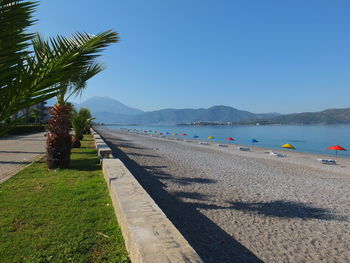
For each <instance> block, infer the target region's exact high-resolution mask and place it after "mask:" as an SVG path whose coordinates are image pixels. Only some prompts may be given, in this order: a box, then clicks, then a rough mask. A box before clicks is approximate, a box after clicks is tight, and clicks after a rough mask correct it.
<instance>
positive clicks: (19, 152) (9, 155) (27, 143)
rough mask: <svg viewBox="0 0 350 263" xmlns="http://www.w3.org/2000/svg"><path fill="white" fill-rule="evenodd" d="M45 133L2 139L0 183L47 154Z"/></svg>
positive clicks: (0, 144)
mask: <svg viewBox="0 0 350 263" xmlns="http://www.w3.org/2000/svg"><path fill="white" fill-rule="evenodd" d="M44 134H45V133H44V132H41V133H35V134H29V135H20V136H11V137H4V138H0V183H3V182H5V181H6V180H8V179H9V178H11V177H12V176H13V175H14V174H16V173H17V172H18V171H20V170H22V169H23V168H24V167H26V166H27V165H29V164H31V163H32V162H33V161H35V160H37V159H39V158H40V157H41V156H43V155H44V153H45V140H46V137H45V136H44Z"/></svg>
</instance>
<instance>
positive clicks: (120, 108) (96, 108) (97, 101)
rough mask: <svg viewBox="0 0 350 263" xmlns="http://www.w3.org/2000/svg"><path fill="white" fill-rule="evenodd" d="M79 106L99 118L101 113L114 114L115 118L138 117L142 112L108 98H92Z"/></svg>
mask: <svg viewBox="0 0 350 263" xmlns="http://www.w3.org/2000/svg"><path fill="white" fill-rule="evenodd" d="M79 106H80V107H87V108H89V109H90V110H91V111H92V112H93V113H94V115H99V116H100V115H101V114H102V113H114V114H116V115H115V117H116V118H117V116H118V115H120V116H124V115H138V114H142V113H143V111H142V110H139V109H135V108H132V107H129V106H126V105H124V104H123V103H121V102H119V101H117V100H115V99H112V98H109V97H92V98H90V99H88V100H86V101H84V102H82V103H81V104H80V105H79ZM111 116H112V115H111ZM124 117H125V116H124Z"/></svg>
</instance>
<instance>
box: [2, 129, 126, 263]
mask: <svg viewBox="0 0 350 263" xmlns="http://www.w3.org/2000/svg"><path fill="white" fill-rule="evenodd" d="M92 143H93V142H92V139H91V136H90V135H88V136H86V139H85V140H84V141H83V142H82V148H80V149H73V153H72V161H71V167H70V169H65V170H60V169H57V170H51V171H49V170H48V169H47V168H46V165H45V162H44V161H39V162H37V163H34V164H33V165H31V166H29V167H27V168H26V169H24V170H22V171H21V172H19V173H18V174H17V175H15V176H14V177H13V178H11V179H10V180H8V181H7V182H5V183H3V184H0V262H1V263H3V262H6V263H10V262H16V263H19V262H33V263H34V262H35V263H40V262H42V263H43V262H74V263H75V262H84V263H85V262H129V259H128V257H127V252H126V250H125V246H124V241H123V238H122V235H121V232H120V228H119V226H118V224H117V220H116V217H115V213H114V209H113V206H112V203H111V199H110V197H109V194H108V190H107V186H106V183H105V181H104V179H103V176H102V172H101V167H100V165H99V160H98V159H97V157H96V150H95V149H94V148H92ZM102 234H103V235H102ZM104 235H107V236H108V237H105V236H104Z"/></svg>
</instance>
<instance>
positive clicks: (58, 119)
mask: <svg viewBox="0 0 350 263" xmlns="http://www.w3.org/2000/svg"><path fill="white" fill-rule="evenodd" d="M103 69H104V67H103V66H102V65H101V64H99V63H95V62H93V63H91V64H90V65H88V66H87V67H86V68H84V69H83V70H82V71H81V72H80V73H79V74H77V75H75V76H73V77H72V78H71V79H70V80H68V81H65V82H61V83H60V84H59V85H60V90H59V95H58V96H57V104H56V105H55V106H54V108H53V109H52V111H51V119H50V120H49V122H48V126H47V129H48V136H47V142H46V163H47V166H48V168H50V169H52V168H57V167H59V168H67V167H68V166H69V163H70V153H71V146H72V138H71V135H70V134H69V132H70V128H71V121H70V116H71V110H72V107H71V106H70V105H69V102H68V99H69V98H70V97H72V96H74V95H79V94H81V93H82V92H83V90H84V89H85V88H86V81H87V80H88V79H90V78H92V77H93V76H95V75H96V74H98V73H100V72H101V71H102V70H103ZM83 131H84V130H83Z"/></svg>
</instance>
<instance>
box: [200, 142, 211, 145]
mask: <svg viewBox="0 0 350 263" xmlns="http://www.w3.org/2000/svg"><path fill="white" fill-rule="evenodd" d="M199 144H201V145H209V143H207V142H200V143H199Z"/></svg>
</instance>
